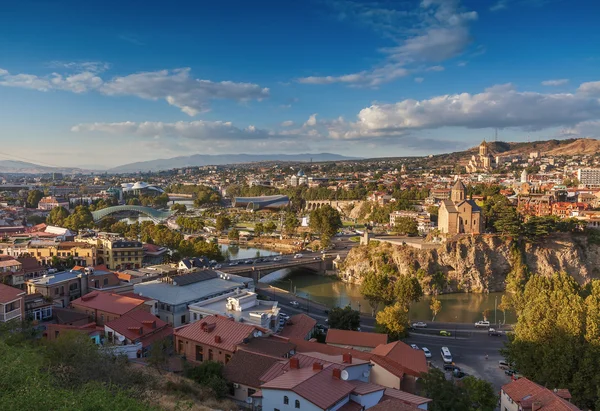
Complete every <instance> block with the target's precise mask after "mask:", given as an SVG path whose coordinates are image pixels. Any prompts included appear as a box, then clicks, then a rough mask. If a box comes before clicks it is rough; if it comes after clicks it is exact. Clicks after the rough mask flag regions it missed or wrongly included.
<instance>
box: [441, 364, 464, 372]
mask: <svg viewBox="0 0 600 411" xmlns="http://www.w3.org/2000/svg"><path fill="white" fill-rule="evenodd" d="M454 370H458V371H460V368H459V367H457V366H456V365H454V364H444V371H453V372H454Z"/></svg>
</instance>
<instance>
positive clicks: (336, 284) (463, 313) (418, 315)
mask: <svg viewBox="0 0 600 411" xmlns="http://www.w3.org/2000/svg"><path fill="white" fill-rule="evenodd" d="M271 284H272V285H273V286H275V287H279V288H281V289H284V290H286V291H292V292H295V293H296V294H297V295H299V296H301V297H304V298H307V297H308V296H310V299H311V300H313V301H317V302H319V303H321V304H324V305H326V306H328V307H336V306H337V307H345V306H346V305H348V304H350V305H351V306H352V308H354V309H355V310H358V309H359V308H360V311H361V312H363V313H365V314H371V313H372V311H371V306H369V303H368V302H367V301H366V300H365V299H364V298H363V297H362V295H361V294H360V287H359V286H358V285H354V284H346V283H344V282H342V281H340V280H339V279H338V278H336V277H331V276H322V275H316V274H314V273H311V272H307V271H302V270H298V271H293V272H290V273H289V275H288V276H287V277H285V278H284V279H282V280H276V281H274V282H272V283H271ZM502 295H503V293H489V294H473V293H470V294H467V293H456V294H442V295H439V296H438V299H439V300H440V301H441V303H442V309H441V311H440V312H439V313H438V314H437V316H436V319H435V320H436V321H440V322H460V323H471V322H472V323H474V322H476V321H480V320H483V312H484V311H485V310H486V309H487V310H489V316H488V320H489V321H491V322H496V321H495V319H494V305H495V304H496V300H497V303H498V305H499V304H500V301H501V299H502ZM430 301H431V297H429V296H425V297H423V298H422V299H421V301H419V302H416V303H413V304H412V305H411V307H410V318H411V320H412V321H415V320H422V321H431V320H432V317H433V315H432V313H431V310H430V309H429V303H430ZM496 315H497V320H498V322H503V321H505V316H504V313H503V312H502V311H500V310H497V311H496ZM515 322H516V317H515V315H514V313H513V312H509V311H507V312H506V323H507V324H511V323H515Z"/></svg>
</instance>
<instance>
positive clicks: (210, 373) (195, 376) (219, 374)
mask: <svg viewBox="0 0 600 411" xmlns="http://www.w3.org/2000/svg"><path fill="white" fill-rule="evenodd" d="M184 375H185V376H186V377H187V378H190V379H192V380H194V381H196V382H197V383H198V384H200V385H203V386H206V387H208V388H210V389H211V390H212V391H213V392H214V394H215V395H216V396H217V398H223V397H225V396H226V395H227V393H228V392H229V388H228V387H227V381H225V378H223V364H221V363H219V362H215V361H204V362H203V363H202V364H200V365H199V366H197V367H189V366H188V367H185V369H184Z"/></svg>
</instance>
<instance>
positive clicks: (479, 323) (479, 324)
mask: <svg viewBox="0 0 600 411" xmlns="http://www.w3.org/2000/svg"><path fill="white" fill-rule="evenodd" d="M475 328H490V322H489V321H477V322H476V323H475Z"/></svg>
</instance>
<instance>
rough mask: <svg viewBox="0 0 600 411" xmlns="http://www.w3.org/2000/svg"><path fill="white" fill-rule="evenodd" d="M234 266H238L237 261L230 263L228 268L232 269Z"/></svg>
mask: <svg viewBox="0 0 600 411" xmlns="http://www.w3.org/2000/svg"><path fill="white" fill-rule="evenodd" d="M234 265H238V262H237V261H234V262H232V263H229V266H230V267H232V266H234Z"/></svg>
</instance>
